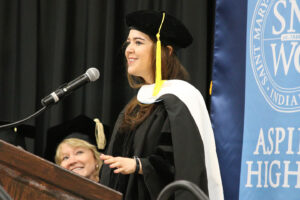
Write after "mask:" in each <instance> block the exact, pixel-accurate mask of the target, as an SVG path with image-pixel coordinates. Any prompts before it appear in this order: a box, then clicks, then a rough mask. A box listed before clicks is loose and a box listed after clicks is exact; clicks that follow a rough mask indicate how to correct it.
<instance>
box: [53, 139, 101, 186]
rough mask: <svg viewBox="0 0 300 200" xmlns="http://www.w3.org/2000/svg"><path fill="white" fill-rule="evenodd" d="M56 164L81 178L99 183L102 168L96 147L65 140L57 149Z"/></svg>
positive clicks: (74, 140)
mask: <svg viewBox="0 0 300 200" xmlns="http://www.w3.org/2000/svg"><path fill="white" fill-rule="evenodd" d="M55 163H56V164H58V165H59V166H61V167H63V168H65V169H67V170H70V171H72V172H74V173H76V174H79V175H80V176H83V177H85V178H88V179H91V180H93V181H95V182H99V171H100V168H101V166H102V161H101V160H100V153H99V152H98V151H97V149H96V146H95V145H92V144H90V143H89V142H87V141H85V140H82V139H78V138H68V139H64V140H63V141H62V142H61V143H60V144H59V145H58V147H57V150H56V155H55Z"/></svg>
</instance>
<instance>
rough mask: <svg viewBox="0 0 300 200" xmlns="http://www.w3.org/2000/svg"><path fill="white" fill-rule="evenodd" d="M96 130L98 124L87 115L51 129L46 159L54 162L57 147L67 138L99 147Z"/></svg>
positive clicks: (48, 135)
mask: <svg viewBox="0 0 300 200" xmlns="http://www.w3.org/2000/svg"><path fill="white" fill-rule="evenodd" d="M95 130H96V122H95V121H94V120H93V119H91V118H89V117H87V116H85V115H79V116H77V117H75V118H73V119H71V120H69V121H66V122H64V123H62V124H59V125H57V126H54V127H51V128H49V129H48V131H47V145H46V150H45V158H46V159H47V160H50V161H54V156H55V153H56V148H57V146H58V145H59V144H60V142H62V141H63V140H64V139H67V138H77V139H82V140H85V141H87V142H89V143H90V144H93V145H95V146H96V147H97V142H96V141H97V139H96V136H95Z"/></svg>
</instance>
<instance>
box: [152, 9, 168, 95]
mask: <svg viewBox="0 0 300 200" xmlns="http://www.w3.org/2000/svg"><path fill="white" fill-rule="evenodd" d="M164 20H165V13H163V17H162V20H161V24H160V26H159V29H158V33H157V34H156V38H157V42H156V76H155V87H154V91H153V96H156V95H157V94H158V93H159V91H160V89H161V86H162V84H163V82H164V81H163V80H161V42H160V29H161V27H162V25H163V23H164Z"/></svg>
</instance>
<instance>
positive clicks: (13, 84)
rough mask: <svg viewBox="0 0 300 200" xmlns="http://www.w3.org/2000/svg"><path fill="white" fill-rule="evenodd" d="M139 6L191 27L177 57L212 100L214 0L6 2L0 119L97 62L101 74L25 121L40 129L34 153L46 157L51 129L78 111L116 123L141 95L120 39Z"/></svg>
mask: <svg viewBox="0 0 300 200" xmlns="http://www.w3.org/2000/svg"><path fill="white" fill-rule="evenodd" d="M140 9H155V10H165V11H167V12H168V13H170V14H172V15H174V16H176V17H177V18H179V19H180V20H182V21H183V22H184V24H185V25H186V26H187V27H188V29H189V30H190V31H191V33H192V35H193V37H194V43H193V44H192V45H191V46H190V47H188V48H187V49H185V50H182V51H179V52H178V56H179V58H180V60H181V61H182V63H183V65H184V66H185V67H186V68H187V69H188V71H189V72H190V75H191V83H192V84H193V85H194V86H196V87H197V88H198V89H199V90H200V91H201V93H202V94H203V96H204V97H205V99H206V101H207V102H208V100H209V97H208V88H209V82H210V79H211V78H210V71H211V69H210V68H211V59H210V58H211V47H212V43H213V40H212V37H211V35H212V28H211V27H212V26H213V17H212V16H213V14H212V12H213V5H212V3H211V2H210V1H208V0H188V1H187V0H176V1H174V0H161V1H160V0H154V1H153V0H119V1H118V0H0V121H6V122H13V121H16V120H19V119H22V118H24V117H26V116H28V115H30V114H32V113H34V112H35V111H36V110H38V109H39V108H41V103H40V100H41V99H42V98H43V97H44V96H46V95H48V94H49V93H51V92H52V91H53V90H55V89H56V88H58V87H59V86H60V85H61V84H63V83H66V82H69V81H71V80H72V79H74V78H76V77H77V76H79V75H81V74H83V73H84V72H85V71H86V70H87V69H88V68H89V67H96V68H98V69H99V70H100V73H101V75H100V79H99V80H97V81H96V82H94V83H90V84H88V85H86V86H85V87H83V88H80V89H79V90H77V91H76V92H74V93H73V94H71V95H70V96H68V97H66V98H65V99H64V100H63V101H61V102H59V103H58V104H56V105H54V106H51V107H50V108H49V109H48V110H46V111H45V112H44V113H43V114H42V115H40V116H39V117H37V118H36V119H33V120H30V121H28V122H26V124H29V125H32V126H34V127H35V130H36V135H35V138H34V141H35V142H34V144H35V145H34V153H35V154H37V155H40V156H43V154H44V151H45V144H46V138H47V137H46V131H47V129H48V128H50V127H52V126H55V125H57V124H60V123H62V122H63V121H66V120H69V119H72V118H74V117H75V116H78V115H79V114H84V115H86V116H89V117H91V118H94V117H99V118H100V119H101V120H102V121H103V122H104V123H105V124H107V125H109V126H113V125H114V120H115V119H116V117H117V115H118V113H119V112H120V110H121V109H122V108H123V107H124V106H125V104H126V103H127V102H128V100H129V99H130V98H131V97H132V96H133V95H134V94H135V93H136V91H134V90H132V89H131V88H129V86H128V84H127V78H126V75H125V68H124V65H123V62H124V61H123V60H124V56H123V52H122V44H123V42H124V41H125V39H126V36H127V35H126V34H127V29H126V26H125V22H124V16H125V15H126V14H127V13H129V12H132V11H135V10H140Z"/></svg>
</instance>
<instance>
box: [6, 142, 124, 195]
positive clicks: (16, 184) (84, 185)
mask: <svg viewBox="0 0 300 200" xmlns="http://www.w3.org/2000/svg"><path fill="white" fill-rule="evenodd" d="M0 185H1V186H2V187H3V188H4V189H5V190H6V192H7V193H8V194H9V195H10V196H11V197H12V199H14V200H26V199H30V200H39V199H42V200H48V199H51V200H52V199H53V200H57V199H62V200H71V199H72V200H83V199H84V200H86V199H88V200H97V199H104V200H105V199H108V200H121V199H122V194H121V193H119V192H117V191H115V190H112V189H110V188H108V187H106V186H103V185H101V184H98V183H95V182H93V181H91V180H89V179H86V178H83V177H80V176H79V175H76V174H74V173H72V172H70V171H68V170H65V169H63V168H61V167H59V166H57V165H55V164H53V163H51V162H49V161H47V160H45V159H43V158H40V157H38V156H36V155H33V154H31V153H29V152H27V151H25V150H23V149H21V148H18V147H16V146H14V145H11V144H8V143H6V142H4V141H3V140H0Z"/></svg>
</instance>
